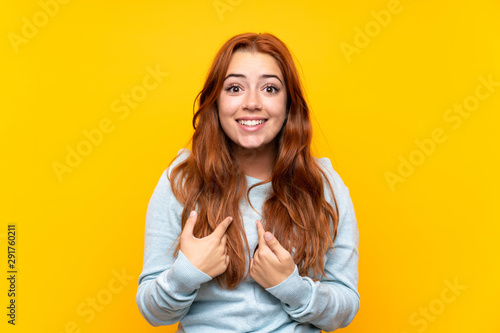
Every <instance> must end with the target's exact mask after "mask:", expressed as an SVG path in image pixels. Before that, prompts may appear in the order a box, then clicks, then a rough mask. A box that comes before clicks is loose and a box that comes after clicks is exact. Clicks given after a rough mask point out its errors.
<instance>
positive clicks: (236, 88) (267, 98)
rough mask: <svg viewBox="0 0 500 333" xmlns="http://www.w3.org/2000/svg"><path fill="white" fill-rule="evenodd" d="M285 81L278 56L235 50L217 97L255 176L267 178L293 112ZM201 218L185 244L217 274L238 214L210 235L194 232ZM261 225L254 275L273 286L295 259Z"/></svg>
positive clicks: (225, 124)
mask: <svg viewBox="0 0 500 333" xmlns="http://www.w3.org/2000/svg"><path fill="white" fill-rule="evenodd" d="M284 83H285V81H284V78H283V74H282V73H281V70H280V68H279V66H278V63H277V62H276V60H275V59H274V58H273V57H272V56H270V55H268V54H265V53H258V52H246V51H237V52H235V53H234V54H233V56H232V58H231V61H230V63H229V67H228V70H227V73H226V76H225V80H224V85H223V88H222V90H221V94H220V95H219V97H218V99H217V109H218V112H219V120H220V123H221V126H222V129H223V130H224V132H225V133H226V135H227V136H228V137H229V138H230V139H231V143H232V148H233V156H234V158H235V159H236V160H237V162H238V164H239V165H240V167H241V168H242V171H243V172H244V173H245V174H246V175H248V176H250V177H254V178H257V179H261V180H264V179H268V178H269V177H270V176H271V173H272V169H273V164H274V160H275V157H276V154H277V152H276V149H275V143H276V142H275V140H276V136H277V135H278V133H279V131H280V130H281V128H282V127H283V124H284V121H285V119H286V117H287V112H286V87H285V85H284ZM242 118H246V119H242ZM248 118H258V119H260V120H265V121H264V123H262V124H259V125H257V126H255V124H256V123H255V121H256V120H255V119H254V122H253V123H252V122H250V120H249V119H248ZM238 120H239V121H240V122H238ZM242 120H243V123H241V121H242ZM196 218H197V215H196V214H195V215H194V216H191V217H189V218H188V220H187V222H186V225H185V227H184V230H183V232H182V234H181V239H180V249H181V251H182V252H183V253H184V255H185V256H186V258H187V259H188V260H189V261H190V262H191V263H192V264H193V265H194V266H195V267H196V268H198V269H199V270H201V271H202V272H204V273H206V274H208V275H209V276H210V277H212V278H214V277H216V276H218V275H220V274H222V273H224V272H225V270H226V269H227V265H228V263H229V257H228V255H227V248H226V241H227V240H226V237H227V236H226V234H225V232H226V230H227V228H228V227H229V225H230V224H231V222H232V218H231V217H227V218H226V219H225V220H224V221H222V222H221V223H220V224H219V226H218V227H217V228H216V229H215V231H214V232H213V233H212V234H211V235H209V236H206V237H204V238H196V237H194V235H193V228H194V226H195V223H196ZM256 228H257V232H258V235H259V246H258V249H257V250H256V251H255V253H254V257H253V258H252V260H251V262H250V276H251V277H252V279H254V280H255V282H257V283H258V284H259V285H261V286H262V287H263V288H270V287H273V286H276V285H278V284H279V283H281V282H283V281H284V280H285V279H286V278H287V277H288V276H290V274H292V273H293V271H294V269H295V263H294V261H293V258H292V256H291V255H290V253H289V252H288V251H287V250H286V249H285V248H283V247H282V246H281V244H280V243H279V242H278V240H277V239H276V238H275V237H274V235H273V234H272V233H270V232H266V231H265V230H264V227H263V226H262V223H261V222H260V221H257V222H256Z"/></svg>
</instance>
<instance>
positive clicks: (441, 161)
mask: <svg viewBox="0 0 500 333" xmlns="http://www.w3.org/2000/svg"><path fill="white" fill-rule="evenodd" d="M40 3H42V4H44V3H53V1H49V0H42V1H41V2H38V1H34V0H29V1H22V2H20V1H9V2H5V1H4V2H2V5H1V8H0V13H1V14H0V18H1V19H0V22H1V23H0V35H1V36H2V38H1V39H0V48H1V63H0V66H1V67H0V68H1V75H2V80H1V83H0V84H1V89H0V93H1V102H0V103H1V116H0V117H1V118H0V147H1V151H0V152H1V158H2V162H1V170H0V177H1V178H0V183H1V188H2V200H1V202H2V205H1V218H0V220H1V224H0V227H1V230H0V238H1V239H0V241H1V246H0V248H1V250H0V251H1V252H2V253H1V254H0V257H1V258H3V259H2V264H1V267H2V274H1V276H4V277H3V278H2V279H1V280H2V281H3V282H2V283H1V284H0V288H1V289H0V293H1V294H2V298H1V302H2V303H1V308H2V309H3V310H2V316H1V318H2V322H1V324H0V327H1V330H2V331H4V329H8V331H9V332H10V331H13V332H14V331H18V332H51V333H61V332H173V331H174V330H175V327H169V328H166V327H163V328H153V327H150V326H149V325H148V324H147V322H146V321H145V320H144V319H143V318H142V317H141V315H140V313H139V311H138V309H137V306H136V301H135V295H136V290H137V279H138V276H139V274H140V273H141V270H142V256H143V246H144V223H145V213H146V208H147V204H148V201H149V199H150V197H151V194H152V192H153V190H154V187H155V186H156V183H157V182H158V179H159V177H160V175H161V173H162V172H163V170H165V168H166V167H167V165H168V163H169V162H170V160H171V159H172V158H173V157H174V156H175V154H176V153H177V151H178V150H179V149H180V148H181V147H183V146H184V145H185V144H186V143H187V141H188V139H189V138H190V136H191V134H192V127H191V119H192V107H193V101H194V98H195V96H196V95H197V93H198V92H199V90H200V89H201V87H202V84H203V80H204V78H205V75H206V72H207V70H208V68H209V65H210V63H211V61H212V59H213V57H214V55H215V53H216V52H217V50H218V49H219V47H220V46H222V44H223V43H224V42H225V41H226V40H227V39H228V38H230V37H232V36H233V35H235V34H237V33H241V32H249V31H250V32H271V33H273V34H275V35H276V36H278V37H279V38H281V39H282V40H283V41H284V42H285V43H286V44H287V45H288V46H289V48H290V49H291V51H292V52H293V54H294V56H295V57H296V59H297V60H298V66H299V70H300V73H301V76H302V78H303V80H304V85H305V89H306V92H307V97H308V100H309V102H310V106H311V108H312V111H313V117H314V122H315V123H314V126H315V141H314V142H315V147H316V149H317V150H316V151H317V152H318V155H319V156H320V157H322V156H327V157H329V158H330V159H331V161H332V163H333V166H334V168H335V169H336V170H337V171H338V172H339V174H340V175H341V177H342V178H343V180H344V182H345V183H346V185H347V186H348V187H349V189H350V191H351V196H352V200H353V202H354V207H355V210H356V215H357V218H358V226H359V230H360V247H359V251H360V261H359V274H360V280H359V292H360V295H361V309H360V311H359V313H358V315H357V316H356V318H355V319H354V321H353V322H352V324H351V325H350V326H349V327H348V328H346V329H344V331H345V332H383V333H386V332H389V333H391V332H393V333H404V332H406V333H415V332H419V333H420V332H428V333H432V332H499V331H500V324H499V322H498V318H497V317H498V316H497V311H498V299H499V297H500V292H499V291H500V288H499V283H498V281H500V274H499V272H500V269H499V268H498V260H497V257H498V254H499V253H500V251H499V248H498V245H496V244H495V243H498V239H499V236H500V235H499V234H500V227H499V213H498V210H497V209H494V202H498V187H499V185H500V182H499V177H498V174H497V170H498V169H499V162H498V161H499V159H498V156H497V155H498V152H499V150H498V143H499V142H500V140H499V134H498V133H499V129H498V126H499V125H498V124H499V120H500V118H499V116H498V111H499V107H500V86H496V87H494V88H492V89H494V91H493V92H491V93H490V94H489V95H488V98H484V99H483V100H481V101H480V103H479V105H476V107H475V110H474V111H473V112H470V115H469V116H467V117H462V118H461V119H462V122H461V123H460V125H457V124H458V123H454V122H450V121H446V120H445V118H444V117H445V115H446V114H447V112H448V111H447V110H448V109H450V108H452V107H453V105H454V103H458V104H463V103H464V101H468V102H469V103H473V101H474V96H475V93H476V88H477V87H478V85H479V84H480V81H479V78H480V77H483V78H488V76H492V80H493V81H494V82H500V24H499V23H498V22H500V21H498V14H499V13H500V4H499V2H498V1H496V0H489V1H488V0H475V1H439V2H436V1H424V0H422V1H417V0H414V1H409V0H401V2H400V3H399V5H398V4H397V3H395V2H391V1H387V0H381V1H379V0H377V1H375V0H373V1H352V2H349V1H342V2H341V3H340V2H331V1H307V2H304V1H258V0H232V1H230V0H220V1H215V2H214V1H212V0H207V1H186V2H185V1H175V2H172V1H151V0H150V1H114V2H112V1H108V2H103V1H95V0H91V1H76V0H75V1H67V3H66V4H60V5H58V8H56V7H54V6H52V7H50V8H51V9H49V11H50V13H51V14H52V15H50V16H49V15H48V14H44V12H43V11H44V9H43V8H42V5H41V4H40ZM221 3H222V4H225V5H226V7H221V8H223V9H222V10H223V11H222V12H221V11H220V12H218V11H217V10H216V8H215V6H214V4H215V5H217V4H219V6H221V5H220V4H221ZM391 6H393V7H391ZM388 8H393V9H394V8H399V10H400V12H398V13H393V14H391V17H390V20H388V21H389V22H388V23H387V24H385V26H382V25H381V24H379V23H376V22H377V21H376V20H375V16H376V15H375V16H374V14H373V13H372V11H374V12H375V13H379V12H380V11H381V10H388ZM40 12H42V13H40ZM44 15H45V19H44ZM23 18H24V19H23ZM386 19H387V17H386ZM26 22H31V24H33V22H36V23H37V24H38V25H39V27H38V28H37V31H33V30H32V31H29V29H28V28H26V27H24V25H26V24H28V23H26ZM377 24H378V27H379V28H380V29H378V30H377ZM23 27H24V28H23ZM35 27H36V26H35ZM367 27H368V28H369V29H370V28H371V29H372V30H369V31H370V34H371V37H370V36H368V37H369V38H368V39H369V41H368V42H367V40H366V39H365V40H364V42H365V43H366V44H367V45H364V44H363V43H362V42H363V40H362V38H361V37H359V36H358V37H356V36H357V35H359V31H360V30H361V31H365V29H366V28H367ZM23 29H24V33H27V35H29V36H30V37H29V38H26V39H25V40H23V42H19V43H20V44H16V43H13V42H12V40H17V41H19V40H22V39H19V38H24V37H22V36H23ZM13 36H17V37H16V38H17V39H13V38H14V37H13ZM356 38H357V39H356ZM356 42H357V44H356ZM347 44H348V45H350V46H351V47H356V45H357V46H362V47H357V51H356V52H354V53H352V54H351V55H350V56H347V55H346V53H345V52H343V51H342V47H341V46H342V45H343V46H344V47H345V46H346V45H347ZM351 50H352V49H351ZM16 51H17V52H16ZM157 67H158V68H160V70H161V71H163V72H168V75H166V76H165V77H164V78H162V80H161V82H160V83H159V84H158V85H157V87H156V88H155V89H152V90H151V91H147V96H145V98H144V100H143V101H141V102H140V103H138V104H137V106H136V107H135V108H129V111H130V113H129V114H127V115H126V116H125V115H124V114H122V113H120V112H119V113H116V112H114V111H113V110H114V109H113V106H112V105H113V103H118V102H120V98H121V96H122V95H123V94H130V93H131V91H133V90H134V89H135V91H136V92H139V91H140V89H141V88H140V87H141V85H142V84H143V79H144V77H145V76H146V75H147V74H148V68H152V69H155V68H157ZM150 82H152V81H150ZM478 89H480V92H481V93H482V96H484V94H485V93H486V92H487V91H488V90H487V89H486V88H485V87H483V88H478ZM142 91H144V90H142ZM117 100H118V102H116V101H117ZM121 105H122V106H123V104H121ZM120 116H122V117H121V118H120ZM455 116H456V115H455ZM103 119H104V121H106V119H108V121H109V122H110V124H111V126H112V130H111V131H108V132H109V133H105V134H103V138H102V141H101V142H98V144H95V145H93V146H91V151H90V153H89V154H88V155H87V156H85V157H83V158H82V160H81V161H80V162H79V163H76V164H77V165H76V164H75V165H76V167H73V168H71V170H72V171H71V172H65V173H63V174H62V176H61V177H60V178H58V176H57V174H56V172H55V171H54V167H53V163H54V162H58V163H61V164H65V159H66V155H67V150H66V149H67V147H68V146H69V147H70V148H72V149H76V147H78V145H80V146H81V147H83V145H85V143H84V141H85V140H86V137H85V136H84V134H83V131H84V130H87V131H92V130H94V129H96V128H99V124H100V122H101V121H103ZM454 124H455V126H454V127H453V126H452V125H454ZM434 129H438V130H441V131H442V132H443V133H444V135H445V136H446V140H445V141H444V142H440V143H435V147H434V149H433V151H431V152H430V153H429V154H427V155H422V152H421V153H419V152H418V151H419V147H418V146H417V144H416V143H415V140H420V141H425V140H429V139H430V138H432V132H433V130H434ZM96 142H97V141H96ZM427 142H428V141H427ZM87 148H88V147H87ZM82 149H83V148H82ZM410 156H413V157H412V158H414V160H415V158H417V160H418V157H419V156H420V158H421V159H420V160H418V164H419V165H417V166H415V167H414V171H413V173H412V174H411V175H407V176H405V177H402V178H401V179H403V180H404V181H400V182H397V183H396V184H395V185H394V184H393V186H392V187H391V186H390V185H389V182H388V181H387V178H386V177H387V172H391V173H393V174H397V173H398V167H400V163H402V162H401V160H402V159H406V160H408V159H409V158H410ZM422 156H424V159H422ZM9 224H16V228H17V244H16V247H17V253H16V256H17V261H16V265H17V267H16V268H17V269H18V274H17V281H16V282H17V298H16V304H17V308H16V309H17V318H16V326H15V327H12V325H8V324H7V317H6V312H7V310H6V306H7V305H8V301H9V300H8V298H7V295H6V294H7V289H8V284H7V280H6V278H5V277H6V276H7V273H6V271H7V253H6V251H7V249H6V247H7V244H6V233H7V225H9ZM116 274H124V278H122V280H121V281H120V280H117V279H116V277H115V275H116ZM453 281H458V284H460V285H462V286H465V287H464V288H465V289H462V290H460V291H458V292H457V291H456V294H455V295H454V294H453V293H452V292H451V290H449V287H448V284H447V283H453ZM443 295H444V296H443ZM443 297H445V298H443ZM96 298H98V299H100V300H101V303H99V301H98V303H97V306H98V309H99V311H97V310H93V308H92V307H91V305H90V304H91V303H90V302H92V299H96ZM444 300H446V302H445V301H444ZM102 302H104V303H105V304H104V303H102ZM429 308H430V309H431V310H430V312H429V313H430V314H431V315H432V317H427V318H428V319H423V318H426V317H423V315H421V314H420V313H421V312H420V311H424V310H423V309H429ZM433 313H434V314H433ZM412 318H413V321H412ZM417 319H418V320H420V321H419V322H418V323H416V322H415V320H417Z"/></svg>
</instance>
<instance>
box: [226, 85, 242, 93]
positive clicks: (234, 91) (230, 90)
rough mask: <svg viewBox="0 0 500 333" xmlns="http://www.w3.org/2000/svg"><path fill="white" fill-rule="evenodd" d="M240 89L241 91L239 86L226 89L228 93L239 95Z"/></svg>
mask: <svg viewBox="0 0 500 333" xmlns="http://www.w3.org/2000/svg"><path fill="white" fill-rule="evenodd" d="M234 89H237V90H234ZM239 89H240V87H238V86H229V87H227V88H226V91H229V92H232V93H237V92H239Z"/></svg>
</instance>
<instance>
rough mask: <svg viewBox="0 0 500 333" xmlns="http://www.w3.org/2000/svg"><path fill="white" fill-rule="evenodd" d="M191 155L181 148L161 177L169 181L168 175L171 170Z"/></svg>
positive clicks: (188, 151) (187, 150)
mask: <svg viewBox="0 0 500 333" xmlns="http://www.w3.org/2000/svg"><path fill="white" fill-rule="evenodd" d="M190 154H191V151H190V150H189V149H187V148H181V149H179V151H178V152H177V155H176V156H175V158H174V159H173V160H172V162H171V163H170V165H169V166H168V167H167V168H166V169H165V170H164V171H163V175H162V177H166V178H167V179H170V174H171V173H172V170H173V169H174V168H175V167H176V166H177V165H179V164H181V163H182V162H183V161H184V160H185V159H186V158H188V156H189V155H190Z"/></svg>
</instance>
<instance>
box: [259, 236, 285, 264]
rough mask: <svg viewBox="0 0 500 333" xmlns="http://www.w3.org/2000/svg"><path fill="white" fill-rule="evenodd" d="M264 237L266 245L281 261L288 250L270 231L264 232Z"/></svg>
mask: <svg viewBox="0 0 500 333" xmlns="http://www.w3.org/2000/svg"><path fill="white" fill-rule="evenodd" d="M264 239H265V240H266V244H267V246H269V248H270V249H271V251H273V253H274V254H275V255H276V257H278V259H279V260H280V261H282V259H284V258H285V256H287V254H288V251H287V250H286V249H285V248H284V247H283V246H281V244H280V242H278V240H277V239H276V237H274V235H273V234H272V233H270V232H269V231H266V233H265V234H264Z"/></svg>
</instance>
